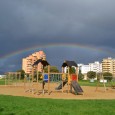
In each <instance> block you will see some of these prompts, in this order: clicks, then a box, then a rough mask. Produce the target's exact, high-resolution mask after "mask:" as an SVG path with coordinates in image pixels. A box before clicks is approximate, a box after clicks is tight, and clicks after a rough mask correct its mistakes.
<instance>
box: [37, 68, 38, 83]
mask: <svg viewBox="0 0 115 115" xmlns="http://www.w3.org/2000/svg"><path fill="white" fill-rule="evenodd" d="M37 83H38V69H37Z"/></svg>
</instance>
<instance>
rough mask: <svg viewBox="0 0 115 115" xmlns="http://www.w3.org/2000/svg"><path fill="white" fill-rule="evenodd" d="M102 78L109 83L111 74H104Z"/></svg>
mask: <svg viewBox="0 0 115 115" xmlns="http://www.w3.org/2000/svg"><path fill="white" fill-rule="evenodd" d="M103 77H104V79H106V80H108V81H111V80H112V73H110V72H105V73H103Z"/></svg>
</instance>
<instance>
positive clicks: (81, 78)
mask: <svg viewBox="0 0 115 115" xmlns="http://www.w3.org/2000/svg"><path fill="white" fill-rule="evenodd" d="M78 79H79V80H83V79H84V75H83V74H82V73H81V70H79V73H78Z"/></svg>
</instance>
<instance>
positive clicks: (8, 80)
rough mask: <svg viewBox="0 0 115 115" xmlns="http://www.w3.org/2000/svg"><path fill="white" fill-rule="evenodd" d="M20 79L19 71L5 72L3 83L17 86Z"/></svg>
mask: <svg viewBox="0 0 115 115" xmlns="http://www.w3.org/2000/svg"><path fill="white" fill-rule="evenodd" d="M20 79H21V72H7V73H6V77H5V85H10V86H18V85H19V84H18V83H20Z"/></svg>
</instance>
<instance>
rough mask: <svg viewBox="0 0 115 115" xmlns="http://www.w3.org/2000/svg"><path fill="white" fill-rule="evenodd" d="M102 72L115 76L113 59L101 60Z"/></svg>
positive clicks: (114, 60) (114, 61)
mask: <svg viewBox="0 0 115 115" xmlns="http://www.w3.org/2000/svg"><path fill="white" fill-rule="evenodd" d="M102 72H103V73H104V72H110V73H112V74H113V75H115V59H113V58H111V57H108V58H104V59H103V60H102Z"/></svg>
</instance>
